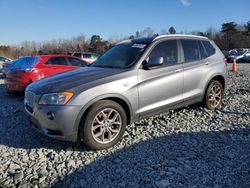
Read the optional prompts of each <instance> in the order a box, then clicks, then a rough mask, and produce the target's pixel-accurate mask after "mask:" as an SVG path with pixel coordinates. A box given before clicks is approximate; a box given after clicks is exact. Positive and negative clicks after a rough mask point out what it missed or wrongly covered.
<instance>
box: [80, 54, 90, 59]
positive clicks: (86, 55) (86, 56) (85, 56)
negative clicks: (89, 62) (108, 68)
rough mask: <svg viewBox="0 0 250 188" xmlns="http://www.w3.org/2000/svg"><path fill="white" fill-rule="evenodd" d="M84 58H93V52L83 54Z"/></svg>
mask: <svg viewBox="0 0 250 188" xmlns="http://www.w3.org/2000/svg"><path fill="white" fill-rule="evenodd" d="M82 57H83V58H91V54H82Z"/></svg>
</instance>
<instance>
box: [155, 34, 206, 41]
mask: <svg viewBox="0 0 250 188" xmlns="http://www.w3.org/2000/svg"><path fill="white" fill-rule="evenodd" d="M168 37H193V38H200V39H208V38H207V37H203V36H198V35H186V34H169V35H160V36H157V37H155V38H154V40H157V39H161V38H168Z"/></svg>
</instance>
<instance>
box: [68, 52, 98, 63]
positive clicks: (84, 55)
mask: <svg viewBox="0 0 250 188" xmlns="http://www.w3.org/2000/svg"><path fill="white" fill-rule="evenodd" d="M71 55H72V56H76V57H80V58H81V59H82V60H84V61H86V62H87V63H89V64H91V63H93V62H94V61H95V60H96V59H97V58H98V57H99V55H98V54H96V53H92V52H73V53H72V54H71Z"/></svg>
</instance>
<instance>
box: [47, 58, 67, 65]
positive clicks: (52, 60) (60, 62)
mask: <svg viewBox="0 0 250 188" xmlns="http://www.w3.org/2000/svg"><path fill="white" fill-rule="evenodd" d="M46 64H49V65H68V63H67V61H66V60H65V58H64V57H53V58H50V59H49V60H48V61H47V62H46Z"/></svg>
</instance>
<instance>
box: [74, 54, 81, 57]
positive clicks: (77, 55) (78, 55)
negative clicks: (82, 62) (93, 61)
mask: <svg viewBox="0 0 250 188" xmlns="http://www.w3.org/2000/svg"><path fill="white" fill-rule="evenodd" d="M73 56H76V57H82V54H81V53H74V54H73Z"/></svg>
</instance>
